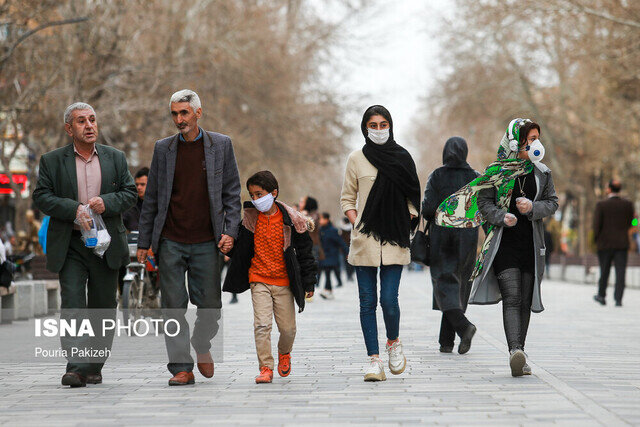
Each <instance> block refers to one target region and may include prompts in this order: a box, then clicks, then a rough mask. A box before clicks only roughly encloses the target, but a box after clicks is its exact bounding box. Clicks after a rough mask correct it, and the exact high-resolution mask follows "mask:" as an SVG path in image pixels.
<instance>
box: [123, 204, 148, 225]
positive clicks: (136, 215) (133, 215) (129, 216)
mask: <svg viewBox="0 0 640 427" xmlns="http://www.w3.org/2000/svg"><path fill="white" fill-rule="evenodd" d="M142 201H143V200H142V199H141V198H140V197H138V200H137V201H136V204H135V205H133V206H132V207H131V208H129V210H127V211H126V212H125V213H123V214H122V222H123V223H124V226H125V228H126V229H127V231H138V222H140V212H142Z"/></svg>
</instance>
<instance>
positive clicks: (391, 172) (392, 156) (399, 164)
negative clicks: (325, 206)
mask: <svg viewBox="0 0 640 427" xmlns="http://www.w3.org/2000/svg"><path fill="white" fill-rule="evenodd" d="M376 115H380V116H382V117H384V118H385V119H387V121H388V122H389V139H388V140H387V142H386V143H384V144H382V145H378V144H375V143H374V142H373V141H371V140H370V139H369V137H368V133H369V132H368V129H367V122H368V121H369V119H370V118H371V117H372V116H376ZM360 128H361V130H362V134H363V135H364V138H365V145H364V147H363V148H362V152H363V153H364V156H365V157H366V158H367V160H368V161H369V162H370V163H371V164H372V165H373V166H374V167H375V168H376V169H378V177H377V178H376V180H375V182H374V183H373V187H372V188H371V192H370V193H369V197H368V198H367V203H366V204H365V207H364V210H363V211H362V217H361V220H360V224H358V226H359V227H360V229H359V230H360V232H362V233H364V234H366V235H368V236H373V237H374V238H375V239H376V240H377V241H379V242H382V243H390V244H392V245H397V246H400V247H402V248H408V247H409V243H410V235H411V232H412V231H413V230H414V229H415V227H416V226H417V225H418V218H415V219H414V220H411V216H410V214H409V208H408V207H407V201H409V202H411V204H412V205H413V206H414V207H415V208H416V209H419V208H420V181H419V179H418V174H417V173H416V165H415V163H414V161H413V158H411V155H410V154H409V152H408V151H407V150H405V149H404V148H402V147H401V146H400V145H398V144H397V143H396V142H395V140H394V139H393V120H392V119H391V113H389V111H388V110H387V109H386V108H384V107H383V106H382V105H373V106H371V107H369V108H367V110H366V111H365V112H364V116H363V117H362V124H361V125H360Z"/></svg>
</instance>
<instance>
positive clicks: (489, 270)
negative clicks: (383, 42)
mask: <svg viewBox="0 0 640 427" xmlns="http://www.w3.org/2000/svg"><path fill="white" fill-rule="evenodd" d="M539 136H540V126H539V125H538V124H536V123H534V122H532V121H530V120H527V119H519V118H518V119H514V120H512V121H511V122H510V123H509V127H508V128H507V131H506V132H505V134H504V136H503V137H502V140H501V141H500V147H499V148H498V158H497V160H496V161H495V162H493V163H492V164H490V165H489V167H487V169H486V170H485V173H484V174H482V175H481V176H479V177H478V178H476V179H475V180H473V181H471V182H470V183H469V184H467V185H466V186H465V187H463V188H461V189H460V190H459V191H457V192H456V193H454V194H453V195H451V196H450V197H449V198H447V199H446V200H445V201H443V202H442V204H441V205H440V207H439V208H438V211H437V212H436V223H437V224H438V225H441V226H443V227H456V228H467V227H477V226H480V225H482V224H485V223H487V225H488V227H487V229H486V231H487V237H486V239H485V241H484V244H483V245H482V249H481V251H480V254H479V255H478V258H477V260H476V266H475V270H474V272H473V274H472V276H471V280H473V288H472V290H471V296H470V299H469V303H471V304H496V303H498V302H499V301H500V300H502V301H503V303H502V307H503V310H502V311H503V322H504V328H505V335H506V337H507V344H508V346H509V352H510V357H509V364H510V367H511V374H512V375H513V376H520V375H527V374H530V373H531V370H530V368H529V366H528V365H527V364H526V356H525V354H524V351H523V350H524V343H525V338H526V335H527V329H528V327H529V317H530V314H531V311H534V312H536V313H537V312H541V311H542V310H544V307H543V305H542V298H541V293H540V283H541V282H542V276H543V273H544V267H545V263H544V255H545V251H546V249H545V246H544V229H543V225H542V219H543V218H545V217H547V216H550V215H553V213H555V211H556V210H557V208H558V198H557V196H556V193H555V187H554V185H553V179H552V177H551V171H550V170H549V168H548V167H547V166H545V165H544V164H543V163H541V162H540V161H539V160H541V159H540V158H539V157H540V153H539V152H538V151H539V150H538V149H536V152H535V154H536V155H535V156H534V155H533V152H529V149H530V148H531V147H539V148H540V149H541V150H542V154H544V150H543V149H542V147H541V144H540V142H539V140H538V138H539ZM529 154H532V158H535V159H536V160H538V161H535V162H532V161H531V159H530V157H529ZM514 192H515V194H514Z"/></svg>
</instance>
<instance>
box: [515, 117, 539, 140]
mask: <svg viewBox="0 0 640 427" xmlns="http://www.w3.org/2000/svg"><path fill="white" fill-rule="evenodd" d="M533 129H537V130H538V133H540V132H541V131H540V125H539V124H537V123H536V122H526V123H525V124H523V125H522V126H521V127H520V131H519V134H518V145H522V143H523V142H525V141H526V140H527V137H528V136H529V132H531V131H532V130H533Z"/></svg>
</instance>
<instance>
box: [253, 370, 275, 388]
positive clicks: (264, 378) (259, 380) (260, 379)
mask: <svg viewBox="0 0 640 427" xmlns="http://www.w3.org/2000/svg"><path fill="white" fill-rule="evenodd" d="M271 381H273V371H272V370H271V369H269V368H267V367H266V366H263V367H262V368H260V375H258V376H257V377H256V384H264V383H270V382H271Z"/></svg>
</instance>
